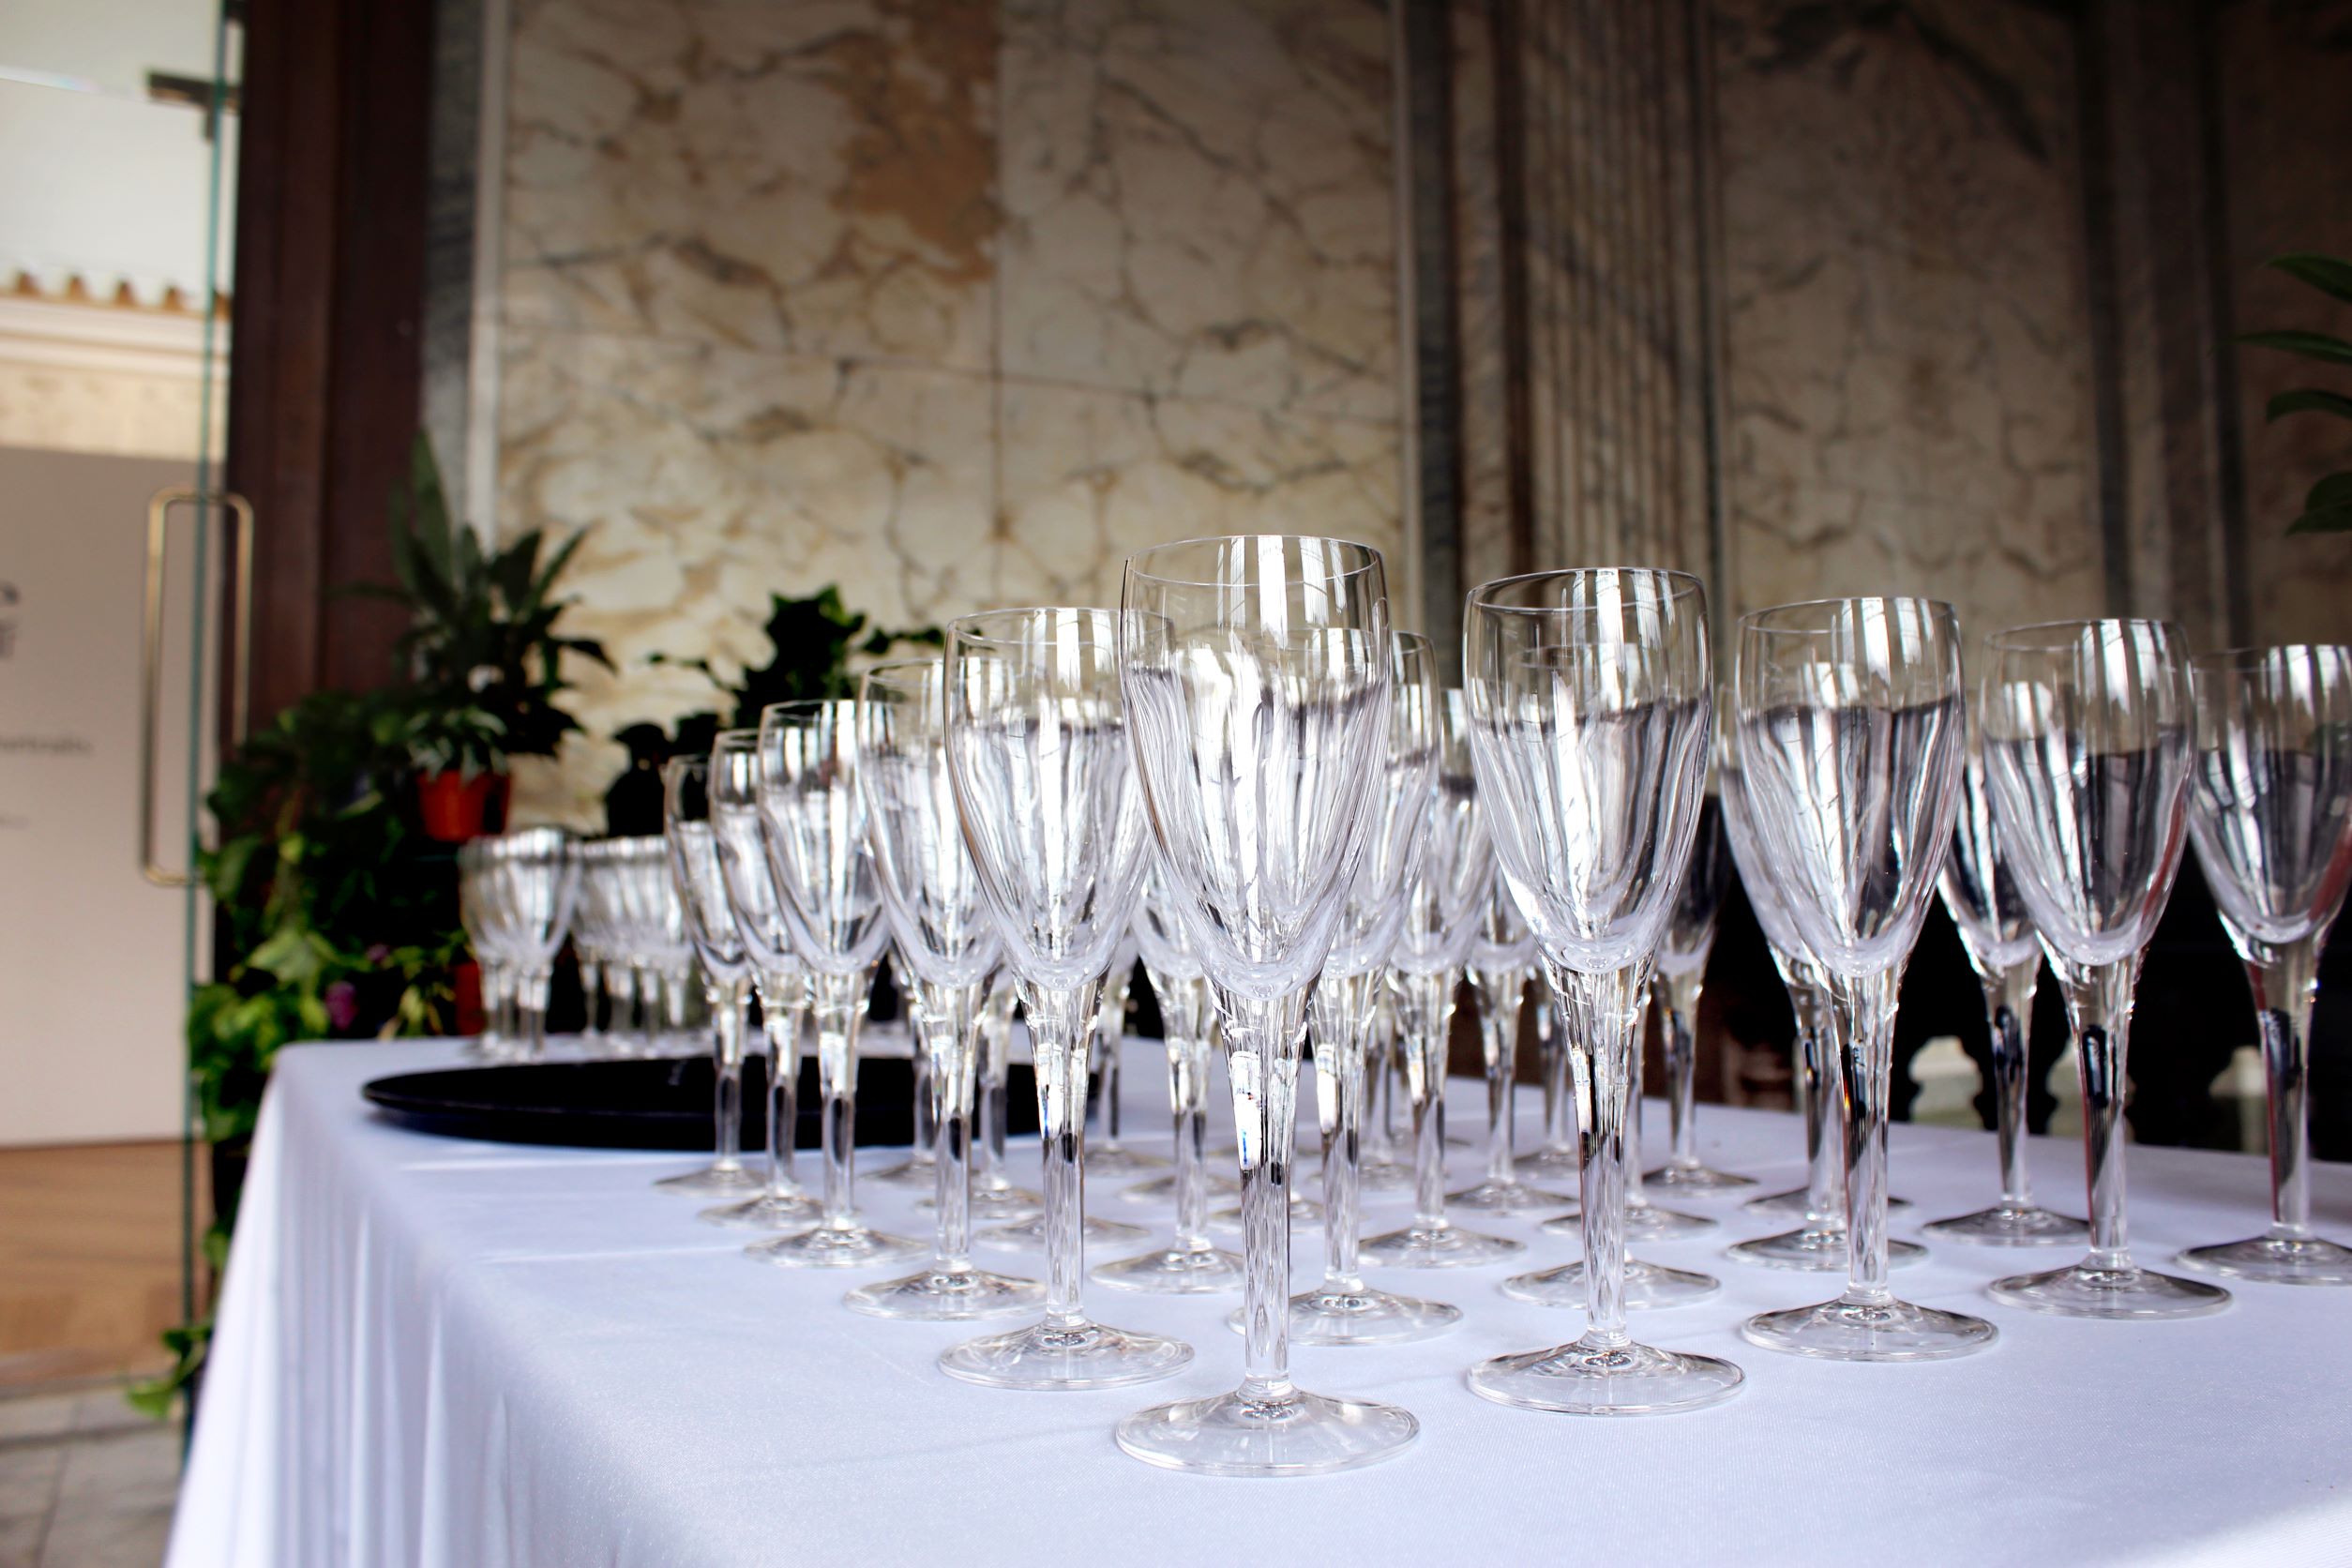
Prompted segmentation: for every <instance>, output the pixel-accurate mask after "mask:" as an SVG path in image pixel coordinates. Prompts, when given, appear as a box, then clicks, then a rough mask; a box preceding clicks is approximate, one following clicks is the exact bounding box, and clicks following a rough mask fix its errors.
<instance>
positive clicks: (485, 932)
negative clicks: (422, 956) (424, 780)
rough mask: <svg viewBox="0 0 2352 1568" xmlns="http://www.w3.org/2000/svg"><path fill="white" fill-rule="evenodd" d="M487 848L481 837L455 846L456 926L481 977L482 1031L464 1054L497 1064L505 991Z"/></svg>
mask: <svg viewBox="0 0 2352 1568" xmlns="http://www.w3.org/2000/svg"><path fill="white" fill-rule="evenodd" d="M488 848H489V842H488V840H486V839H482V838H469V839H467V840H466V841H465V842H464V843H462V844H460V845H459V846H458V924H459V925H460V927H463V929H464V931H465V943H466V946H467V947H468V948H469V949H470V950H471V951H472V952H473V954H474V962H475V966H476V967H477V968H479V969H480V971H481V974H482V1032H481V1033H479V1034H476V1035H475V1037H474V1039H473V1040H472V1042H471V1043H470V1044H469V1045H468V1046H467V1048H466V1051H465V1054H466V1055H468V1056H472V1057H477V1058H479V1059H481V1060H483V1061H486V1062H496V1061H500V1060H502V1059H503V1058H504V1057H505V1054H506V1051H507V1044H506V1037H505V1036H506V1032H505V1027H504V1026H505V1007H504V1006H503V1005H502V1003H501V998H502V996H503V995H504V994H505V990H506V984H505V968H506V959H505V954H504V953H503V952H501V951H500V949H499V947H498V945H497V942H498V940H499V938H500V936H502V935H503V934H504V933H503V932H501V931H500V930H499V929H498V927H497V926H496V924H495V916H494V914H493V912H492V911H491V909H490V867H489V857H488V855H487V853H486V851H487V850H488Z"/></svg>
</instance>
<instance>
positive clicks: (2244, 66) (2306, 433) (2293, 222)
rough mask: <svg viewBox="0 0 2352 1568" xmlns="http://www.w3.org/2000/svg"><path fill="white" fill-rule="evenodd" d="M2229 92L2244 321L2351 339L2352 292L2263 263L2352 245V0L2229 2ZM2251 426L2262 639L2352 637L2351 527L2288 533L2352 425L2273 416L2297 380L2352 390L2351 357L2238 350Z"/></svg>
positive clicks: (2346, 461)
mask: <svg viewBox="0 0 2352 1568" xmlns="http://www.w3.org/2000/svg"><path fill="white" fill-rule="evenodd" d="M2218 28H2219V32H2220V37H2221V41H2222V46H2223V54H2222V64H2221V71H2222V81H2223V83H2224V96H2225V97H2226V98H2227V101H2228V104H2229V113H2228V116H2227V121H2226V126H2225V129H2224V138H2223V156H2224V180H2225V182H2226V186H2227V192H2228V194H2227V204H2228V211H2229V223H2230V234H2229V244H2228V247H2227V249H2226V254H2227V256H2228V258H2229V265H2230V268H2231V276H2230V278H2229V282H2230V284H2231V286H2232V290H2233V294H2234V296H2235V297H2234V300H2233V308H2234V309H2235V310H2236V313H2237V317H2238V322H2237V324H2238V326H2239V329H2240V330H2242V331H2254V330H2257V329H2261V328H2268V327H2283V326H2295V327H2305V328H2312V329H2315V330H2319V331H2326V332H2333V333H2334V334H2336V335H2337V336H2338V337H2341V338H2347V339H2352V305H2344V304H2339V303H2337V302H2336V301H2333V300H2330V299H2329V298H2328V297H2327V296H2326V295H2325V294H2320V293H2318V292H2317V291H2315V290H2314V289H2310V288H2307V287H2305V286H2304V285H2302V284H2299V283H2297V282H2294V281H2293V280H2291V279H2287V278H2285V277H2284V276H2283V275H2281V274H2279V273H2277V272H2273V271H2271V270H2270V269H2269V268H2267V267H2265V266H2263V265H2262V263H2263V262H2264V261H2265V260H2267V259H2268V258H2269V257H2271V256H2275V255H2278V254H2280V253H2281V252H2283V251H2288V250H2319V251H2325V252H2327V253H2329V254H2331V255H2337V256H2352V202H2346V201H2345V200H2344V174H2343V159H2342V149H2344V148H2345V147H2352V0H2330V3H2326V4H2318V5H2310V6H2274V5H2265V4H2254V3H2250V0H2240V3H2239V4H2237V5H2233V6H2228V7H2224V8H2223V9H2222V14H2221V17H2220V20H2219V23H2218ZM2238 375H2239V392H2240V394H2241V397H2240V401H2239V418H2240V419H2241V420H2242V421H2243V424H2244V430H2245V471H2246V472H2245V487H2246V488H2245V519H2246V540H2245V546H2246V548H2245V565H2246V573H2247V586H2248V590H2249V592H2248V598H2249V600H2250V601H2251V602H2250V609H2251V611H2252V615H2253V625H2252V626H2250V627H2248V628H2247V635H2248V636H2249V638H2250V639H2251V640H2252V641H2259V642H2291V641H2328V642H2343V641H2352V537H2347V536H2346V535H2342V534H2331V535H2301V536H2298V537H2294V538H2289V537H2287V536H2286V532H2285V530H2286V526H2287V524H2288V523H2290V522H2292V521H2293V520H2295V518H2296V516H2297V515H2298V514H2299V512H2300V511H2301V510H2302V505H2303V496H2304V492H2305V491H2307V490H2310V489H2311V487H2312V484H2313V483H2314V481H2315V480H2317V479H2318V478H2319V477H2320V475H2324V474H2329V473H2334V472H2339V471H2342V470H2344V469H2346V468H2352V425H2347V424H2345V423H2344V421H2343V420H2341V419H2334V418H2330V417H2329V416H2327V415H2317V414H2299V415H2293V416H2292V417H2289V418H2285V419H2282V420H2280V421H2279V422H2278V423H2277V424H2275V425H2273V424H2269V423H2267V422H2266V421H2265V420H2264V418H2263V405H2264V404H2265V403H2266V402H2268V401H2269V399H2270V398H2271V396H2272V395H2273V394H2275V393H2279V392H2284V391H2285V390H2287V389H2288V388H2290V387H2298V386H2328V387H2333V388H2335V389H2336V390H2338V391H2352V376H2347V375H2346V374H2345V373H2344V370H2343V369H2339V368H2335V367H2329V366H2324V365H2320V364H2316V363H2314V361H2311V360H2308V359H2298V358H2290V357H2289V356H2287V355H2285V354H2276V353H2271V352H2269V351H2264V350H2255V349H2241V350H2239V351H2238Z"/></svg>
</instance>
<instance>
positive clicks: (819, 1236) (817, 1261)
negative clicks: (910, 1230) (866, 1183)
mask: <svg viewBox="0 0 2352 1568" xmlns="http://www.w3.org/2000/svg"><path fill="white" fill-rule="evenodd" d="M743 1250H744V1253H745V1255H746V1256H747V1257H750V1258H753V1259H758V1260H759V1261H760V1262H762V1263H774V1264H775V1265H776V1267H778V1268H780V1269H862V1268H867V1267H868V1266H870V1265H873V1264H876V1263H903V1262H905V1261H906V1260H907V1259H910V1258H920V1257H922V1256H923V1255H924V1254H925V1253H927V1252H928V1251H930V1250H931V1249H930V1247H929V1245H928V1244H925V1243H923V1242H911V1241H909V1240H907V1239H906V1238H905V1237H904V1236H892V1235H886V1234H884V1233H883V1232H882V1231H880V1230H875V1229H870V1228H868V1227H867V1226H864V1225H858V1224H855V1223H852V1224H849V1225H820V1226H818V1227H817V1228H816V1229H813V1230H804V1231H802V1232H801V1233H800V1234H799V1235H797V1236H778V1237H776V1240H774V1241H772V1242H754V1243H753V1244H751V1245H749V1246H747V1247H746V1248H744V1249H743Z"/></svg>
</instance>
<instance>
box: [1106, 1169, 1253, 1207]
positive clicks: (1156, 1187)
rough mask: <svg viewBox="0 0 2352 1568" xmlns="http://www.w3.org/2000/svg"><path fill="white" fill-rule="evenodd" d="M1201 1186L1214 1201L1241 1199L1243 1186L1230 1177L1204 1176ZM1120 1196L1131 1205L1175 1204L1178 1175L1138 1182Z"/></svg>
mask: <svg viewBox="0 0 2352 1568" xmlns="http://www.w3.org/2000/svg"><path fill="white" fill-rule="evenodd" d="M1200 1184H1201V1185H1202V1186H1203V1187H1205V1188H1207V1189H1208V1193H1209V1196H1210V1197H1211V1198H1212V1199H1225V1198H1239V1197H1241V1196H1242V1184H1241V1183H1239V1182H1237V1181H1235V1180H1233V1178H1232V1177H1230V1176H1203V1177H1201V1179H1200ZM1119 1196H1120V1197H1121V1198H1122V1199H1124V1200H1125V1201H1127V1202H1129V1203H1173V1202H1175V1201H1176V1173H1175V1172H1174V1171H1172V1170H1171V1171H1169V1172H1168V1174H1167V1175H1165V1176H1154V1177H1153V1178H1152V1179H1151V1180H1150V1181H1148V1182H1138V1183H1137V1184H1135V1185H1133V1186H1131V1187H1122V1188H1120V1189H1119Z"/></svg>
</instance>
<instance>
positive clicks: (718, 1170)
mask: <svg viewBox="0 0 2352 1568" xmlns="http://www.w3.org/2000/svg"><path fill="white" fill-rule="evenodd" d="M661 781H662V839H661V842H662V843H663V846H664V849H665V857H666V860H667V863H668V866H667V876H668V880H669V882H670V885H671V887H672V888H674V889H675V890H676V897H677V900H678V908H679V909H680V910H681V911H682V912H683V924H684V927H685V935H686V942H688V944H689V945H690V947H691V950H692V952H693V954H694V957H695V959H696V961H697V962H698V963H700V964H701V969H702V976H703V985H704V987H705V988H707V989H708V991H709V992H710V998H711V1025H712V1032H711V1038H712V1051H711V1069H712V1078H713V1082H714V1089H713V1096H714V1097H713V1105H712V1120H713V1121H714V1123H716V1129H717V1144H718V1157H717V1158H716V1159H714V1160H713V1161H712V1162H711V1163H710V1164H709V1165H708V1166H706V1167H704V1168H702V1169H701V1170H696V1171H689V1172H688V1173H686V1175H683V1176H672V1177H670V1178H669V1179H668V1180H666V1181H662V1182H656V1184H655V1185H656V1186H658V1187H662V1188H665V1189H666V1190H668V1191H671V1192H686V1193H701V1194H707V1195H712V1196H717V1197H727V1196H731V1195H734V1194H738V1193H743V1194H749V1193H756V1192H758V1191H759V1190H760V1188H761V1180H760V1178H759V1177H757V1176H755V1175H753V1174H752V1172H751V1170H750V1168H748V1167H746V1165H745V1164H744V1163H743V1150H742V1145H743V1036H744V1025H745V1021H746V1019H745V1013H746V1010H747V1009H748V1007H749V1006H750V996H751V969H750V963H749V960H748V958H747V957H746V955H745V952H744V945H743V935H742V933H741V932H739V931H738V930H736V928H735V916H734V912H733V910H732V909H731V908H730V907H729V905H728V902H727V883H726V878H725V875H724V873H722V872H721V871H720V870H719V868H718V838H717V834H716V831H715V830H714V828H713V827H712V824H711V792H710V763H709V762H708V761H705V760H704V759H702V758H700V757H680V758H675V759H673V760H672V761H670V762H669V763H667V764H665V765H664V767H663V768H662V772H661Z"/></svg>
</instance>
